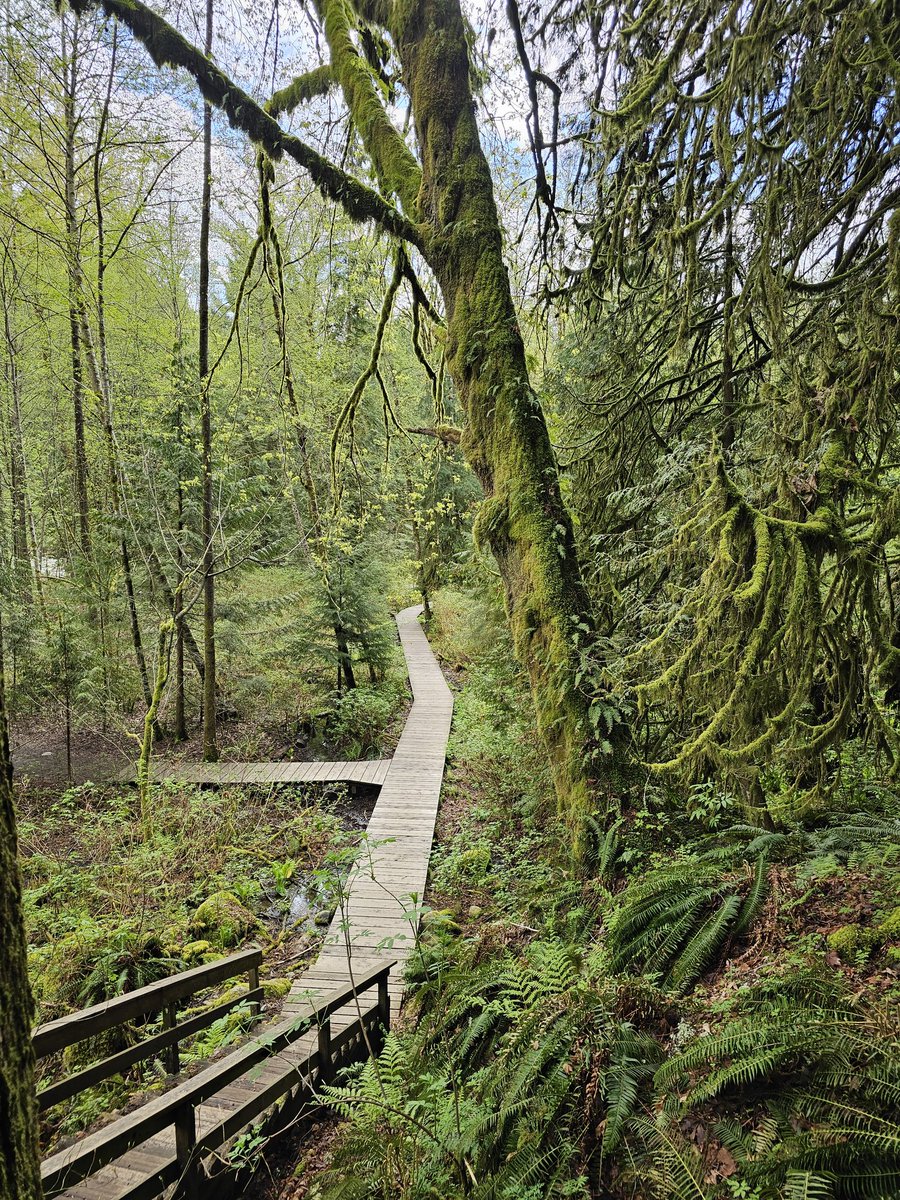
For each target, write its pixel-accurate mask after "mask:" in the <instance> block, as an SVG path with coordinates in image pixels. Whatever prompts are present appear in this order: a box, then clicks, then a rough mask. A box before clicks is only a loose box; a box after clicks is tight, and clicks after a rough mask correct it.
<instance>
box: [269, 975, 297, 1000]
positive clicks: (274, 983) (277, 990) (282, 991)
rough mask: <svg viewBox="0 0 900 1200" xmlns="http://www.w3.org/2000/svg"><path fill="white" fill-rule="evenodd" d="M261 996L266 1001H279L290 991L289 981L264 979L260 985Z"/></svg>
mask: <svg viewBox="0 0 900 1200" xmlns="http://www.w3.org/2000/svg"><path fill="white" fill-rule="evenodd" d="M262 990H263V996H264V997H265V998H266V1000H280V999H281V998H282V997H283V996H286V995H287V994H288V992H289V991H290V990H291V980H290V979H264V980H263V984H262Z"/></svg>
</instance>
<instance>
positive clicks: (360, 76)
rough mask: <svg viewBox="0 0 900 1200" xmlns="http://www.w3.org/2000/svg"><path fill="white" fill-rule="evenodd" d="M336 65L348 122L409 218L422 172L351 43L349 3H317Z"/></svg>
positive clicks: (336, 0) (339, 0) (383, 184)
mask: <svg viewBox="0 0 900 1200" xmlns="http://www.w3.org/2000/svg"><path fill="white" fill-rule="evenodd" d="M316 10H317V12H318V14H319V17H320V19H321V21H322V24H323V26H324V29H325V37H326V39H327V41H328V47H329V49H330V50H331V57H332V65H333V69H334V73H335V75H336V76H337V78H338V80H339V82H340V85H341V90H342V91H343V93H344V99H345V101H346V103H347V107H348V109H349V110H350V117H351V120H352V121H353V124H354V126H355V127H356V129H357V130H358V132H359V135H360V137H361V138H362V141H363V145H364V146H365V148H366V152H367V153H368V155H369V157H370V158H371V159H372V163H373V164H374V167H375V173H376V175H377V176H378V181H379V183H380V185H381V187H382V189H383V190H384V191H385V192H386V193H387V194H388V195H396V196H398V197H399V199H400V203H401V204H402V205H403V208H404V209H405V211H406V212H407V213H414V212H415V211H416V207H417V203H418V196H419V189H420V188H421V186H422V171H421V168H420V166H419V164H418V162H417V161H416V159H415V156H414V155H413V154H412V151H411V150H410V149H409V147H408V146H407V144H406V142H405V141H404V140H403V136H402V134H401V133H400V132H399V130H397V129H396V128H395V127H394V125H393V123H392V122H391V119H390V117H389V116H388V114H387V111H386V110H385V107H384V105H383V104H382V102H381V100H380V99H379V96H378V91H377V88H376V83H375V78H374V76H373V74H372V71H371V69H370V68H369V65H368V63H367V62H366V60H365V59H364V58H363V57H362V55H361V54H360V53H359V52H358V51H357V49H356V45H355V43H354V41H353V37H352V28H351V25H350V20H349V11H348V10H349V6H348V5H347V3H346V0H316Z"/></svg>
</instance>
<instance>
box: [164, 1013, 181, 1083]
mask: <svg viewBox="0 0 900 1200" xmlns="http://www.w3.org/2000/svg"><path fill="white" fill-rule="evenodd" d="M162 1023H163V1029H174V1028H175V1026H176V1025H177V1024H178V1005H177V1004H167V1005H166V1007H165V1008H164V1009H163V1022H162ZM165 1063H166V1070H167V1071H168V1072H169V1074H170V1075H177V1074H178V1072H179V1071H180V1070H181V1055H180V1054H179V1052H178V1042H173V1043H172V1045H171V1046H167V1047H166V1052H165Z"/></svg>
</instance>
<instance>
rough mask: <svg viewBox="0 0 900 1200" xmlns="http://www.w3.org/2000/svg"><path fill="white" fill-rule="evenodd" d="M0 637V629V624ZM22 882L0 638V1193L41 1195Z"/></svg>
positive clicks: (14, 1198) (18, 1197) (31, 1199)
mask: <svg viewBox="0 0 900 1200" xmlns="http://www.w3.org/2000/svg"><path fill="white" fill-rule="evenodd" d="M0 639H2V629H0ZM26 945H27V943H26V938H25V927H24V923H23V920H22V887H21V882H20V878H19V863H18V856H17V843H16V819H15V811H14V807H13V787H12V762H11V760H10V754H9V736H8V732H7V725H6V701H5V697H4V688H3V655H2V640H0V980H2V986H0V1196H3V1198H4V1200H7V1197H8V1198H9V1200H40V1198H41V1196H42V1194H43V1193H42V1190H41V1171H40V1159H39V1156H38V1122H37V1101H36V1100H35V1091H34V1051H33V1050H32V1048H31V1022H32V1018H33V1015H34V1005H33V1002H32V998H31V989H30V987H29V984H28V966H27V959H26Z"/></svg>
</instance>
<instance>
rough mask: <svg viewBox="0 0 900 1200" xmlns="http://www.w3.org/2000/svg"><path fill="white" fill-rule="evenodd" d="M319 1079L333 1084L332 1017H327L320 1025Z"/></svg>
mask: <svg viewBox="0 0 900 1200" xmlns="http://www.w3.org/2000/svg"><path fill="white" fill-rule="evenodd" d="M318 1040H319V1079H320V1080H321V1082H322V1083H330V1082H331V1075H332V1071H331V1017H326V1018H325V1020H324V1021H322V1022H321V1024H320V1025H319V1033H318Z"/></svg>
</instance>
